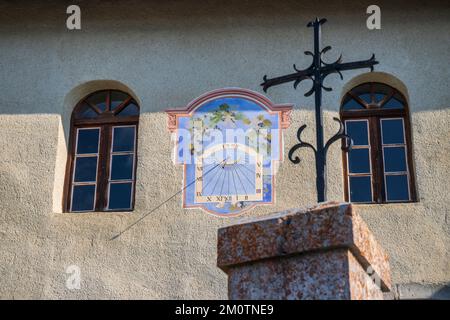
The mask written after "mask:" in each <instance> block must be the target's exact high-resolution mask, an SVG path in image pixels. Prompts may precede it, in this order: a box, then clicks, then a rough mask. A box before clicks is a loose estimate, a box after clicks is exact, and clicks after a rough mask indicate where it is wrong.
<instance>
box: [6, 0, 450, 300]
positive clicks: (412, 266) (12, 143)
mask: <svg viewBox="0 0 450 320" xmlns="http://www.w3.org/2000/svg"><path fill="white" fill-rule="evenodd" d="M79 3H80V6H81V8H82V30H81V31H71V32H69V31H67V30H66V28H65V19H66V15H65V10H66V7H67V5H68V4H71V3H69V2H64V1H45V2H43V3H42V2H36V1H20V2H12V1H1V2H0V86H1V89H2V90H1V92H2V95H1V97H0V240H1V248H0V297H1V298H75V297H76V298H226V276H225V274H223V273H222V272H221V271H220V270H219V269H218V268H216V266H215V264H216V234H217V229H218V227H220V226H224V225H226V224H229V223H233V221H235V219H221V218H215V217H212V216H210V215H207V214H205V213H203V212H201V211H198V210H182V209H181V199H180V198H177V199H175V200H172V201H170V202H169V203H167V204H166V205H164V206H163V207H162V208H161V209H160V210H158V211H156V212H154V213H152V214H151V215H149V216H148V217H147V218H146V219H145V220H143V221H142V222H141V223H140V224H138V225H137V226H135V227H134V228H133V229H131V230H130V231H128V232H127V233H125V234H124V235H123V236H121V237H120V238H118V239H116V240H113V241H110V240H109V239H110V238H111V237H112V236H114V235H115V234H117V232H119V231H121V230H122V229H123V228H125V227H126V226H127V225H128V224H130V223H132V222H133V221H134V220H135V219H137V218H138V217H140V216H142V215H143V214H145V213H147V212H149V211H150V210H151V209H152V208H153V207H155V206H156V205H158V204H159V203H161V202H162V201H163V200H165V199H166V198H167V197H168V196H170V195H172V194H173V193H175V192H176V191H178V190H179V188H180V187H181V184H182V168H181V167H176V166H174V165H173V164H172V162H171V152H172V146H171V141H170V136H169V134H168V131H167V130H166V115H165V114H164V112H163V111H164V110H165V109H167V108H173V107H177V106H183V105H186V104H187V103H188V102H189V101H191V100H192V99H194V98H195V97H197V96H199V95H200V94H202V93H204V92H206V91H209V90H212V89H216V88H221V87H227V86H237V87H243V88H248V89H252V90H256V91H259V92H261V89H260V87H259V83H260V82H261V80H262V76H263V75H264V74H268V75H269V76H275V75H280V74H284V73H288V72H291V71H292V68H291V65H292V63H296V64H297V66H308V65H309V62H310V60H309V57H307V56H304V55H303V51H304V50H309V49H311V48H312V34H311V30H310V29H307V28H305V24H306V23H307V22H308V21H309V20H311V19H312V18H314V17H315V16H316V15H318V16H323V17H327V18H328V20H329V22H328V23H327V24H326V25H325V26H324V28H323V43H324V45H331V46H333V50H332V51H331V52H329V53H328V57H329V59H330V61H331V60H332V59H333V58H335V57H337V56H338V54H339V53H341V52H342V53H343V54H344V59H345V60H346V61H351V60H356V59H366V58H368V57H370V55H371V54H372V52H374V53H376V55H377V59H378V60H379V61H380V65H379V66H377V68H376V70H377V71H381V72H385V73H389V74H391V75H393V76H395V77H396V78H398V79H399V80H400V81H401V82H403V84H404V86H405V87H406V88H407V90H408V92H407V94H408V96H409V100H410V109H411V113H412V115H411V121H412V130H413V132H412V134H413V144H414V162H415V166H416V177H417V187H418V194H419V198H420V202H418V203H415V204H396V205H394V204H389V205H360V206H358V208H357V210H358V212H360V213H361V215H362V216H363V217H364V219H365V221H366V222H367V224H368V225H369V227H370V229H371V230H372V232H373V233H374V234H375V236H376V237H377V240H378V241H379V242H380V243H381V244H382V245H383V247H384V248H385V249H386V250H387V251H388V253H389V254H390V256H391V267H392V276H393V282H394V283H396V284H405V285H406V284H410V283H412V284H414V286H410V287H407V286H405V288H412V289H411V290H413V291H414V292H420V289H417V288H420V287H418V285H419V284H420V285H422V284H424V285H430V288H439V286H440V285H442V284H446V283H448V282H450V249H449V246H448V243H449V241H450V212H449V210H450V209H449V206H448V204H447V195H448V194H449V187H448V181H450V174H449V161H450V159H449V156H448V154H449V152H450V133H449V129H448V124H449V121H450V112H449V107H450V106H449V101H450V94H449V91H448V83H449V80H450V68H448V66H447V64H446V63H447V61H446V59H447V53H448V52H449V49H450V45H449V39H448V30H449V29H450V21H449V20H448V17H449V14H450V8H449V5H448V3H447V2H446V1H427V2H422V1H420V2H419V1H418V2H412V1H404V2H399V1H379V2H378V4H379V5H380V6H381V8H382V29H381V30H379V31H369V30H368V29H367V28H366V27H365V19H366V14H365V10H366V8H367V6H368V5H369V4H371V2H369V1H354V2H351V3H349V2H347V1H345V2H344V1H336V2H333V3H330V2H329V1H322V0H321V1H314V2H310V1H293V0H292V1H277V2H274V1H246V2H242V1H228V2H227V4H224V3H223V2H221V1H201V2H200V1H169V2H164V3H157V2H156V1H154V2H150V1H145V2H144V1H127V2H121V3H120V4H119V3H117V2H115V1H80V2H79ZM361 72H363V71H355V72H347V73H346V74H345V81H349V80H350V79H352V78H353V77H355V76H356V75H358V74H360V73H361ZM93 80H108V81H105V82H101V81H100V82H98V81H97V82H91V81H93ZM345 81H344V82H342V81H340V80H339V79H338V77H330V78H329V79H328V80H327V85H330V86H331V87H333V88H334V91H333V92H331V93H327V94H325V96H324V106H325V109H326V112H325V122H326V123H325V125H326V132H327V135H328V136H330V135H331V134H332V133H334V131H335V130H336V129H337V128H336V126H335V124H334V123H333V121H332V117H333V116H335V115H336V114H337V112H338V108H339V100H340V97H341V95H342V92H341V88H343V87H344V85H345ZM308 85H309V84H307V83H305V84H302V85H301V86H300V87H299V89H298V90H297V91H294V90H293V89H292V87H291V86H290V85H285V86H280V87H278V88H273V89H271V90H270V92H269V94H268V97H269V98H270V99H271V100H272V101H273V102H275V103H295V111H294V113H293V116H292V125H291V127H290V128H289V129H288V130H287V131H286V132H285V153H286V152H287V149H288V147H290V146H292V145H293V144H294V143H295V142H296V141H295V132H296V130H297V128H298V126H299V125H301V124H303V123H306V124H308V125H309V128H308V129H307V130H306V131H305V140H306V139H309V140H310V141H313V139H314V131H313V127H314V115H313V100H312V99H311V98H304V97H303V92H304V91H305V89H307V86H308ZM112 86H113V87H118V88H119V87H120V88H129V90H130V92H131V93H133V94H134V95H135V96H136V97H137V98H138V100H139V101H140V104H141V112H142V113H141V121H140V130H139V142H138V143H139V146H138V148H139V154H138V169H137V192H136V201H137V202H136V210H135V211H134V212H133V213H132V214H129V213H114V214H112V213H92V214H68V213H60V198H59V197H60V195H61V188H62V183H63V180H64V178H63V177H61V174H62V173H61V172H62V171H63V170H61V161H62V162H65V156H64V155H65V152H66V150H65V143H64V140H65V142H66V143H67V140H68V137H67V132H68V129H69V120H70V112H71V109H72V108H73V104H74V101H76V100H77V99H79V98H81V97H82V96H83V95H84V93H86V92H88V91H89V90H91V89H92V90H94V89H101V88H107V87H112ZM61 130H63V131H64V132H61ZM62 138H64V139H62ZM301 156H302V159H303V161H302V164H301V165H297V166H294V165H293V164H291V163H289V162H288V161H284V162H283V163H282V165H281V167H280V170H279V173H278V175H277V177H276V184H277V187H276V204H275V205H274V206H271V207H263V208H258V209H255V210H253V211H251V212H249V213H246V215H262V214H266V213H269V212H273V211H278V210H282V209H287V208H291V207H299V206H303V205H307V204H311V203H314V202H315V199H316V195H315V182H314V162H313V157H312V154H311V153H310V152H308V151H307V150H303V151H301ZM329 163H330V166H329V170H328V179H329V199H330V200H342V198H343V191H342V188H343V185H342V169H341V166H342V164H341V153H340V149H339V146H338V145H337V144H336V145H334V146H333V148H332V149H331V150H330V159H329ZM58 203H59V204H58ZM58 206H59V209H58ZM71 264H76V265H78V266H79V267H80V268H81V277H82V287H81V289H80V290H74V291H70V290H68V289H66V287H65V281H66V279H67V277H68V275H67V274H65V270H66V268H67V266H69V265H71ZM414 288H416V289H414ZM437 290H438V289H436V290H434V291H433V290H431V291H429V292H430V293H429V294H428V295H433V294H437V293H436V291H437ZM400 291H401V290H400ZM405 292H406V291H405ZM405 294H406V293H405Z"/></svg>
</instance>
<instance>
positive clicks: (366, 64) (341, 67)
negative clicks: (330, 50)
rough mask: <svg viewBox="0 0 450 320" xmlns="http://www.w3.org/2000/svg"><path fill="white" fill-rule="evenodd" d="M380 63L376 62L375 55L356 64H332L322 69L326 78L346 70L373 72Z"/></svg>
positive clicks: (355, 62)
mask: <svg viewBox="0 0 450 320" xmlns="http://www.w3.org/2000/svg"><path fill="white" fill-rule="evenodd" d="M378 63H379V62H378V61H376V60H375V55H374V54H373V55H372V57H371V58H370V59H368V60H361V61H354V62H346V63H340V62H336V63H332V64H329V65H326V66H325V67H323V68H322V74H323V75H324V77H326V76H327V75H329V74H331V73H335V72H338V73H339V72H340V71H346V70H355V69H364V68H370V71H373V66H374V65H376V64H378Z"/></svg>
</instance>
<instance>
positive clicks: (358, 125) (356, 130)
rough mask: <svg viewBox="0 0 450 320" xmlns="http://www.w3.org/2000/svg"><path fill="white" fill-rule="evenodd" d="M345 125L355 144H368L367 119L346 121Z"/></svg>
mask: <svg viewBox="0 0 450 320" xmlns="http://www.w3.org/2000/svg"><path fill="white" fill-rule="evenodd" d="M345 126H346V129H347V134H348V135H349V136H350V137H351V138H352V140H353V144H354V145H355V146H367V145H369V139H368V134H367V121H346V122H345Z"/></svg>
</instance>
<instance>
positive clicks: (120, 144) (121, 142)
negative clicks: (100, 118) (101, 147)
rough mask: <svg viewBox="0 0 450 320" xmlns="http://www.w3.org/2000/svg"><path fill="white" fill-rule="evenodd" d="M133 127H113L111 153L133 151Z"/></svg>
mask: <svg viewBox="0 0 450 320" xmlns="http://www.w3.org/2000/svg"><path fill="white" fill-rule="evenodd" d="M134 129H135V128H134V127H115V128H114V145H113V152H120V151H134V140H135V139H134Z"/></svg>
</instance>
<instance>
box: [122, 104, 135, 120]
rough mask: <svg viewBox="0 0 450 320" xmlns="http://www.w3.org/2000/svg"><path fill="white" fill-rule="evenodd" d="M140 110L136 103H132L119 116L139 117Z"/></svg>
mask: <svg viewBox="0 0 450 320" xmlns="http://www.w3.org/2000/svg"><path fill="white" fill-rule="evenodd" d="M138 115H139V108H138V106H137V105H135V104H134V103H130V104H129V105H128V106H126V107H125V109H123V110H122V111H120V112H119V114H118V116H121V117H126V116H138Z"/></svg>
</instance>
